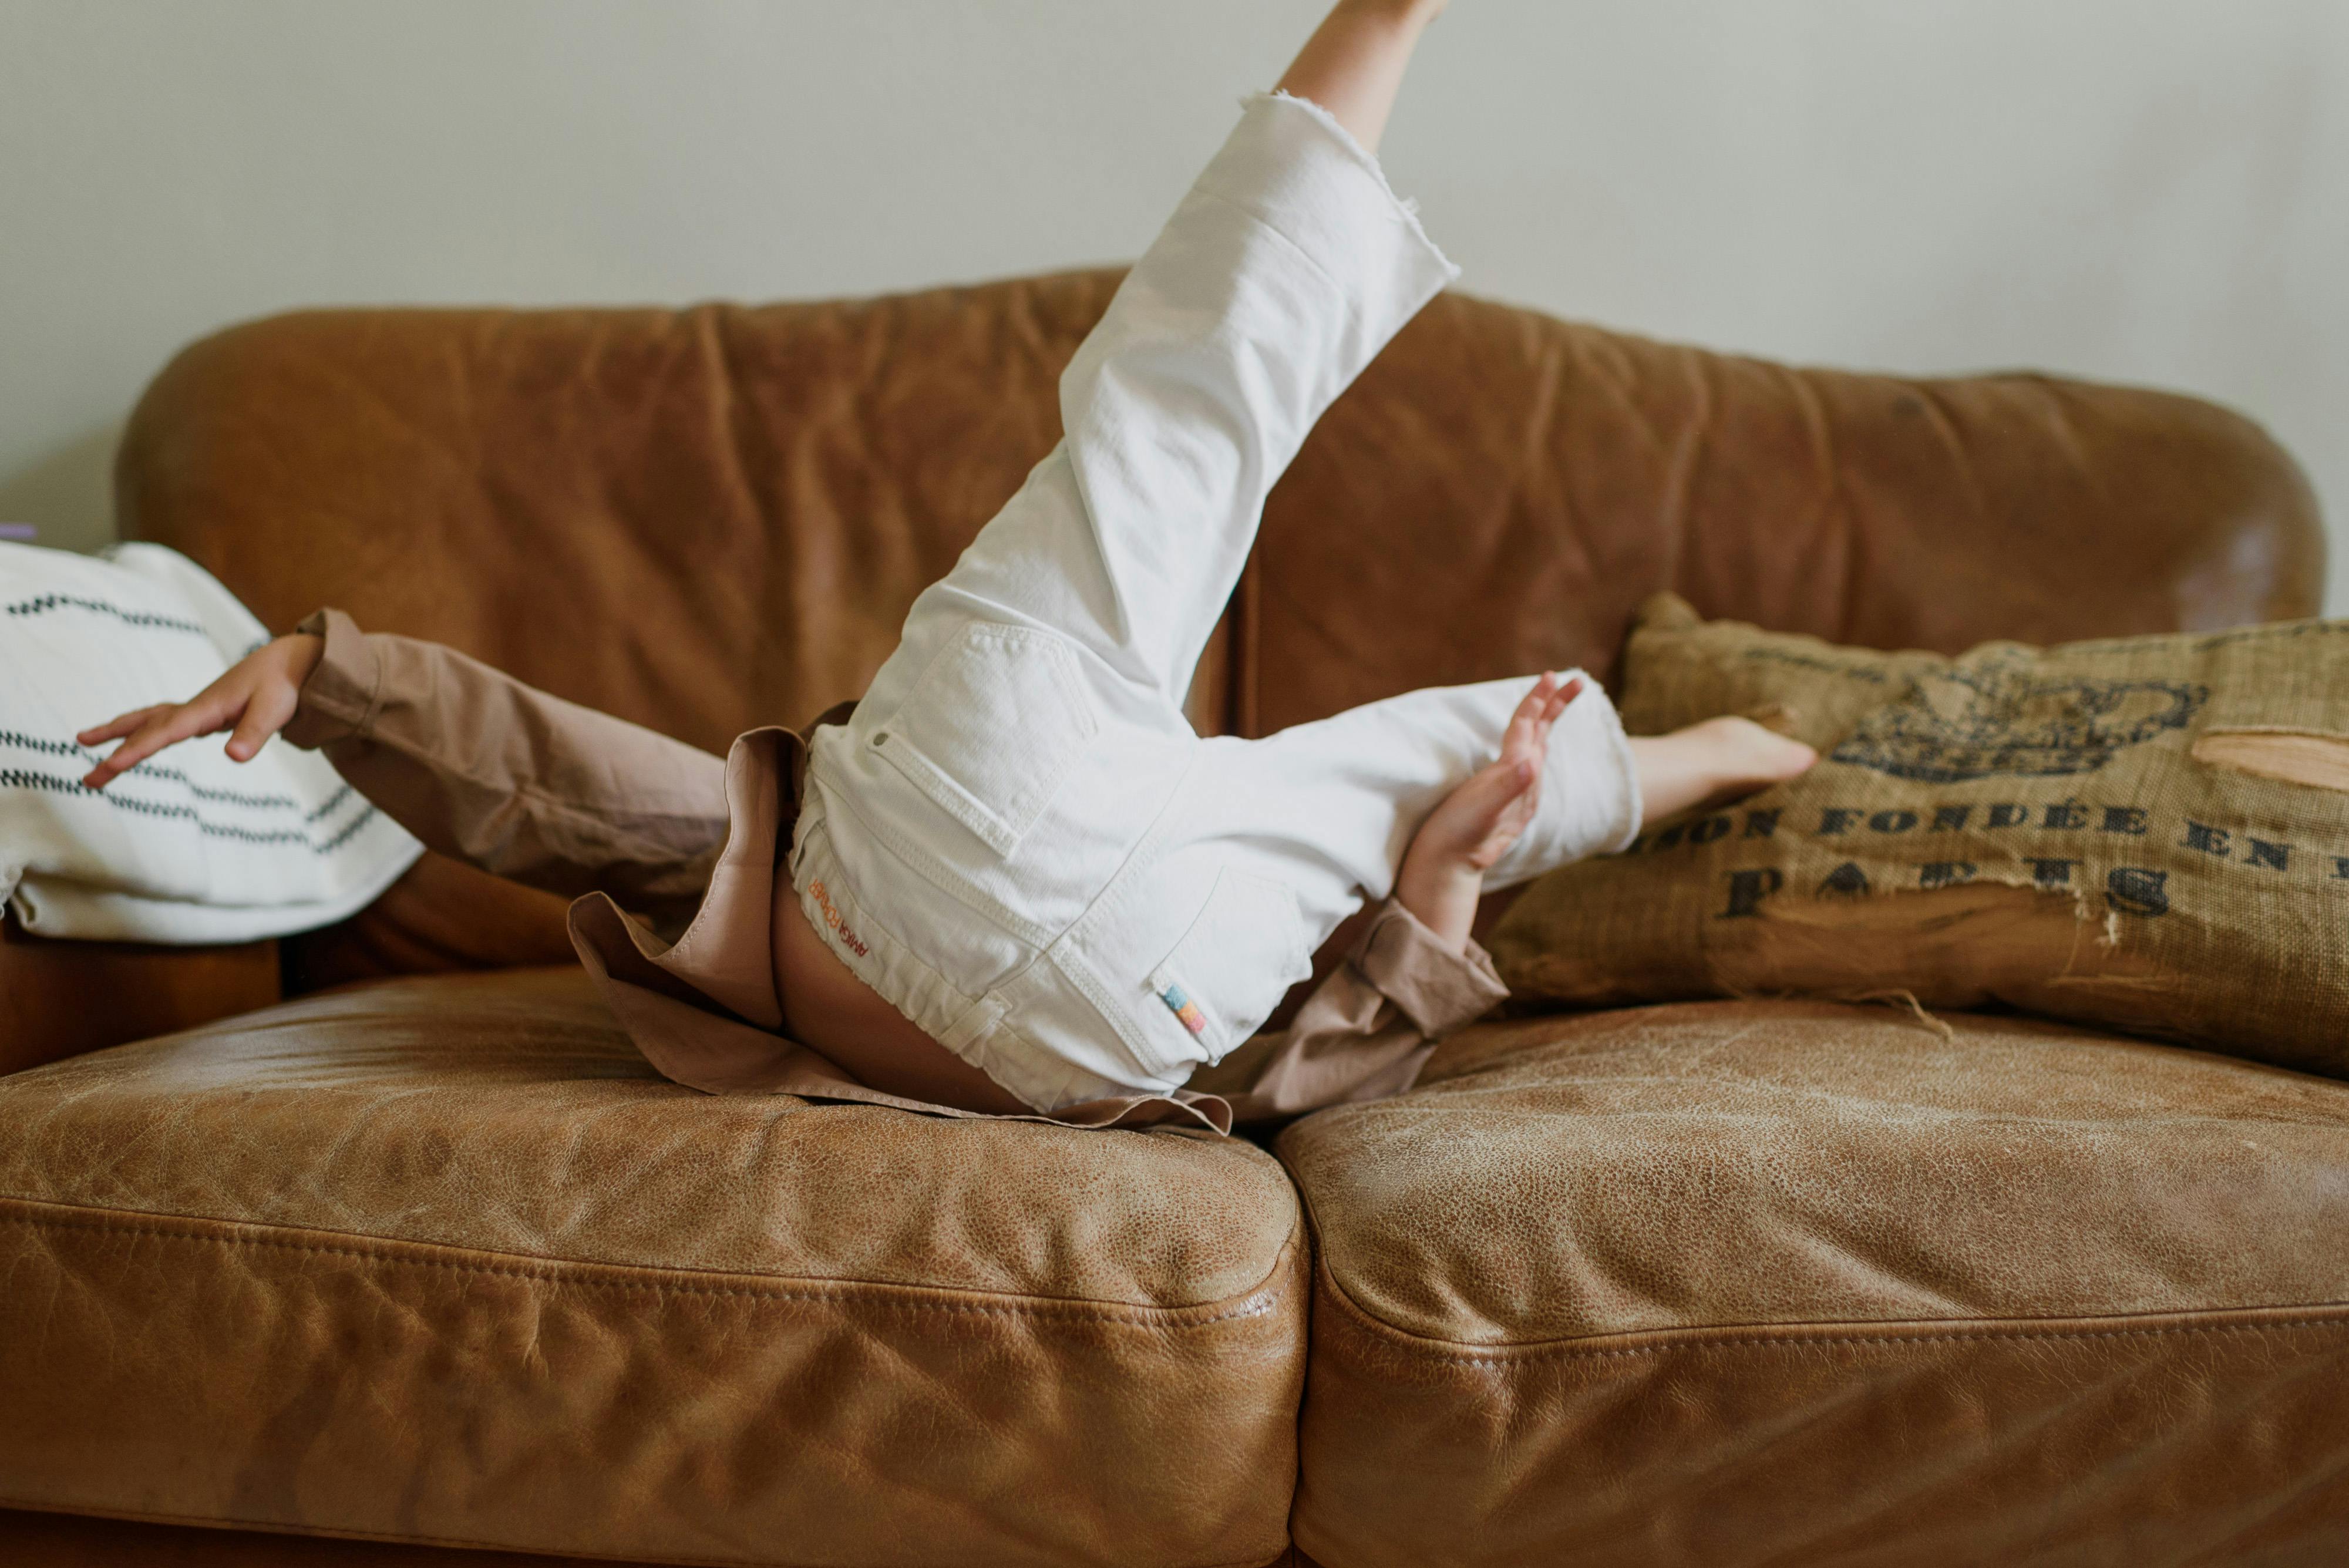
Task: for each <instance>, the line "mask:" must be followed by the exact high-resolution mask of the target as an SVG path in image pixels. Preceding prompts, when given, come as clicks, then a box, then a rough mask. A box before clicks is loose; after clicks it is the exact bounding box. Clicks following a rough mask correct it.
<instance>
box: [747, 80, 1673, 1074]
mask: <svg viewBox="0 0 2349 1568" xmlns="http://www.w3.org/2000/svg"><path fill="white" fill-rule="evenodd" d="M1454 275H1455V274H1454V268H1453V267H1452V265H1451V264H1450V263H1449V262H1447V261H1446V260H1445V259H1444V255H1443V254H1442V253H1441V252H1439V251H1438V250H1437V249H1436V248H1435V246H1434V245H1433V244H1432V243H1431V242H1430V241H1429V240H1428V238H1427V236H1426V234H1424V233H1423V231H1422V230H1421V228H1420V225H1419V223H1418V220H1417V218H1416V217H1415V216H1414V215H1413V213H1412V212H1411V211H1410V210H1409V209H1408V208H1407V207H1406V206H1405V205H1404V204H1403V203H1402V202H1398V201H1397V200H1396V199H1395V197H1394V195H1393V193H1392V192H1391V191H1389V189H1388V188H1387V184H1386V181H1385V178H1384V176H1383V175H1382V174H1381V172H1380V170H1379V167H1378V165H1377V163H1376V162H1375V161H1373V160H1372V159H1371V157H1370V155H1369V154H1368V153H1366V152H1364V151H1362V150H1361V147H1360V146H1359V145H1358V144H1357V143H1356V142H1355V141H1354V140H1353V139H1352V138H1351V137H1350V136H1348V135H1347V134H1346V133H1345V131H1344V130H1341V129H1340V127H1339V126H1338V125H1337V124H1336V123H1335V122H1334V121H1333V120H1331V119H1330V118H1329V116H1328V115H1326V114H1324V113H1323V112H1322V111H1321V110H1320V109H1318V108H1317V107H1315V106H1313V105H1311V104H1308V103H1303V102H1300V101H1299V100H1298V99H1289V98H1283V97H1265V98H1258V99H1254V100H1252V101H1251V102H1250V103H1249V105H1248V107H1247V110H1246V112H1245V114H1244V115H1243V116H1242V118H1241V120H1240V123H1239V125H1238V127H1237V129H1236V130H1234V131H1233V133H1232V136H1231V138H1230V140H1228V141H1227V142H1226V144H1225V146H1224V148H1223V151H1221V152H1219V153H1218V154H1217V155H1216V159H1215V161H1213V162H1211V163H1210V164H1209V165H1208V166H1207V169H1206V172H1205V173H1203V174H1202V175H1201V176H1200V178H1199V181H1198V182H1197V184H1196V185H1195V186H1194V187H1193V189H1192V191H1191V193H1190V194H1189V195H1188V196H1187V197H1186V198H1185V201H1184V202H1183V204H1182V206H1181V207H1180V208H1178V209H1177V210H1176V212H1175V213H1174V218H1173V219H1172V220H1171V221H1170V222H1169V223H1168V224H1167V226H1166V228H1165V231H1164V233H1163V234H1161V235H1160V236H1159V237H1158V239H1157V241H1156V242H1155V243H1154V244H1153V245H1152V246H1151V248H1150V250H1149V252H1148V253H1147V254H1145V255H1143V258H1142V260H1141V261H1140V262H1139V263H1138V264H1137V265H1135V267H1134V269H1133V274H1132V275H1130V276H1129V277H1128V278H1127V279H1126V280H1125V283H1124V285H1123V286H1122V287H1121V288H1120V289H1119V290H1118V292H1117V296H1116V297H1115V298H1114V299H1113V300H1112V302H1111V304H1110V306H1109V310H1108V312H1107V314H1106V315H1105V316H1103V317H1102V321H1101V323H1100V325H1098V326H1097V327H1094V329H1093V331H1092V335H1091V336H1089V337H1087V338H1086V339H1085V341H1084V343H1083V345H1082V346H1081V348H1079V349H1078V351H1077V355H1076V358H1075V359H1074V360H1073V361H1072V362H1071V365H1070V366H1069V369H1068V370H1067V372H1066V373H1065V375H1064V376H1063V377H1062V378H1061V420H1062V422H1063V426H1064V429H1065V431H1066V436H1065V439H1064V440H1063V441H1061V444H1060V446H1059V447H1057V448H1056V449H1055V450H1054V451H1053V452H1052V453H1051V455H1050V456H1049V457H1047V458H1046V459H1045V460H1044V461H1043V462H1041V463H1040V464H1039V465H1038V466H1037V468H1036V470H1035V471H1034V472H1032V473H1030V475H1029V477H1028V481H1027V483H1025V484H1024V485H1023V486H1022V487H1021V489H1020V491H1019V493H1018V494H1017V495H1015V496H1013V497H1012V499H1011V501H1010V502H1009V504H1007V505H1006V506H1005V507H1004V508H1003V510H1002V511H1001V512H1000V513H999V514H997V515H996V517H995V518H994V519H993V520H992V521H991V522H989V523H988V524H987V526H986V527H985V528H984V529H983V530H981V531H980V533H979V535H978V538H977V539H975V540H974V541H973V542H972V544H971V546H970V548H969V549H968V550H967V551H965V552H964V553H963V556H962V558H961V559H960V560H959V561H958V562H957V563H956V565H955V567H954V569H953V570H952V571H951V572H949V573H948V574H947V576H946V577H945V578H944V579H942V580H941V581H939V582H937V583H936V584H934V585H932V587H930V588H928V589H927V590H926V592H924V593H923V595H922V596H921V597H920V598H919V599H917V600H916V602H915V605H914V607H913V610H912V613H911V614H910V615H909V616H908V617H907V618H906V622H905V635H904V640H903V641H902V643H901V644H900V645H899V647H898V649H897V650H896V651H895V653H894V654H893V655H892V656H891V657H890V659H889V660H888V662H887V663H885V665H883V666H882V668H881V670H880V672H879V673H878V674H877V675H876V676H875V677H874V680H873V684H872V687H871V689H870V690H869V691H867V692H866V694H865V696H864V700H863V701H861V702H860V703H859V704H858V706H857V709H856V711H855V713H854V717H853V719H852V721H851V722H849V723H848V724H847V725H845V726H831V727H826V728H824V729H822V730H819V731H818V732H816V735H815V738H814V750H813V758H812V765H811V773H810V780H811V787H810V789H809V790H808V792H807V798H806V801H805V804H804V805H803V807H802V815H801V818H800V826H799V829H798V833H797V835H796V837H795V839H794V841H793V844H792V862H791V869H792V884H793V886H794V888H797V889H798V891H799V893H800V897H801V900H802V908H803V909H805V910H806V911H807V913H808V916H809V918H810V919H811V920H812V922H813V923H814V925H815V929H817V930H819V931H823V932H825V933H827V935H828V937H829V940H831V941H832V943H833V950H834V951H835V952H837V953H838V954H839V955H840V956H841V958H842V959H843V961H845V962H847V963H848V964H849V966H850V967H851V968H852V969H853V970H854V971H855V972H856V973H857V974H858V975H860V976H861V977H862V978H863V979H864V981H866V982H867V983H868V984H870V985H872V986H873V987H874V989H875V990H877V991H879V992H881V994H882V995H884V996H885V997H887V998H888V999H889V1000H890V1002H893V1003H894V1004H895V1005H896V1007H897V1008H898V1009H899V1010H900V1011H901V1012H904V1013H905V1015H906V1016H907V1017H909V1018H911V1019H912V1020H913V1021H914V1022H915V1023H917V1024H919V1025H920V1026H921V1027H922V1028H923V1029H924V1030H926V1031H927V1032H928V1033H930V1034H932V1035H933V1036H935V1037H936V1038H937V1039H938V1040H940V1041H941V1042H943V1043H944V1044H946V1045H947V1047H948V1048H949V1049H951V1050H953V1051H954V1052H955V1053H956V1054H958V1055H960V1056H961V1057H963V1058H964V1059H965V1060H967V1061H968V1062H970V1063H972V1064H975V1065H977V1066H978V1067H979V1068H980V1069H981V1070H982V1071H984V1072H985V1073H987V1074H988V1076H989V1077H991V1078H993V1079H994V1080H995V1081H996V1082H998V1083H999V1084H1001V1085H1003V1086H1004V1087H1005V1088H1007V1089H1009V1091H1010V1092H1011V1093H1013V1094H1014V1095H1016V1096H1019V1098H1020V1099H1022V1100H1024V1101H1026V1102H1027V1103H1028V1104H1030V1105H1031V1106H1036V1107H1038V1108H1039V1109H1044V1110H1051V1109H1057V1108H1059V1107H1061V1106H1067V1105H1071V1104H1074V1103H1076V1102H1078V1101H1081V1100H1086V1099H1092V1098H1095V1097H1098V1096H1102V1095H1105V1094H1111V1093H1124V1092H1132V1091H1134V1090H1164V1089H1171V1088H1175V1087H1179V1086H1180V1085H1182V1084H1183V1083H1184V1081H1185V1079H1186V1078H1187V1077H1188V1076H1189V1075H1190V1074H1191V1072H1192V1071H1193V1069H1194V1068H1195V1067H1196V1066H1197V1065H1198V1064H1201V1063H1203V1062H1213V1061H1216V1060H1217V1059H1219V1058H1220V1057H1221V1056H1222V1055H1223V1054H1225V1053H1226V1052H1227V1051H1229V1050H1230V1049H1231V1048H1232V1047H1233V1046H1235V1045H1237V1044H1239V1043H1240V1042H1241V1041H1243V1040H1245V1039H1247V1037H1248V1035H1249V1034H1250V1033H1253V1032H1254V1031H1255V1029H1256V1028H1257V1025H1258V1024H1259V1023H1262V1022H1263V1020H1264V1018H1265V1016H1266V1014H1268V1012H1270V1011H1271V1010H1272V1008H1273V1006H1274V1005H1275V1004H1276V1003H1277V1002H1278V1001H1279V1000H1280V997H1281V994H1282V992H1284V991H1285V990H1286V989H1287V988H1288V986H1289V985H1290V984H1291V983H1292V982H1293V981H1297V980H1299V979H1300V978H1302V977H1303V976H1304V975H1305V974H1306V972H1307V971H1308V961H1309V956H1310V954H1311V953H1312V951H1313V950H1314V949H1315V948H1317V947H1318V946H1319V944H1320V942H1321V941H1322V940H1323V939H1325V938H1326V937H1327V936H1328V935H1329V934H1330V931H1331V930H1332V929H1335V928H1336V926H1337V924H1338V922H1339V921H1340V920H1342V919H1345V918H1346V916H1348V915H1349V914H1350V913H1352V912H1353V911H1354V910H1355V909H1359V908H1361V904H1362V902H1363V900H1364V899H1365V898H1384V897H1385V896H1386V895H1387V893H1388V892H1389V891H1390V890H1391V888H1392V883H1393V880H1394V877H1395V871H1396V867H1397V866H1398V865H1399V863H1400V861H1401V859H1402V852H1403V850H1404V848H1405V847H1406V846H1408V844H1409V842H1410V839H1411V836H1412V834H1413V831H1414V829H1415V828H1416V827H1417V826H1418V824H1419V822H1420V820H1421V819H1422V818H1423V816H1424V815H1426V814H1427V812H1428V811H1429V810H1431V809H1432V808H1433V806H1434V805H1435V804H1436V803H1437V802H1438V801H1440V800H1441V799H1442V798H1443V797H1444V794H1447V793H1448V792H1449V791H1450V790H1451V789H1452V788H1453V786H1454V785H1455V784H1458V783H1459V782H1460V781H1461V780H1462V779H1464V778H1465V777H1466V776H1467V775H1468V774H1470V773H1472V772H1474V771H1475V769H1477V768H1478V767H1481V766H1482V765H1484V764H1485V763H1487V762H1490V761H1491V760H1493V758H1494V757H1495V756H1496V755H1497V754H1498V751H1499V745H1500V740H1501V736H1502V732H1503V730H1504V728H1505V727H1506V723H1507V721H1508V717H1509V714H1510V713H1511V711H1513V710H1514V709H1515V708H1516V703H1517V701H1518V700H1519V699H1520V698H1521V697H1523V696H1524V694H1525V692H1526V689H1527V688H1528V687H1529V686H1530V685H1531V684H1532V682H1533V680H1534V677H1532V676H1525V677H1520V678H1516V679H1511V680H1494V681H1486V682H1484V683H1482V684H1479V685H1474V686H1461V687H1452V688H1445V689H1438V690H1428V691H1414V692H1411V693H1408V694H1407V695H1404V696H1401V697H1396V698H1392V699H1390V700H1389V701H1383V702H1374V703H1371V704H1369V705H1367V706H1364V707H1361V708H1357V709H1354V710H1352V711H1349V712H1345V713H1341V714H1339V715H1338V716H1337V717H1335V718H1331V719H1326V720H1323V721H1320V722H1317V723H1310V724H1299V725H1297V726H1295V727H1294V728H1291V729H1288V730H1284V731H1282V732H1279V733H1278V734H1276V735H1272V736H1268V737H1267V738H1266V739H1263V740H1260V741H1243V740H1237V739H1232V738H1228V737H1217V738H1213V739H1202V738H1201V737H1200V736H1198V735H1197V734H1195V733H1194V732H1193V731H1192V730H1191V727H1190V725H1189V724H1188V723H1187V722H1185V719H1184V717H1183V712H1182V701H1183V697H1184V693H1185V690H1186V689H1187V687H1188V686H1189V684H1190V680H1191V675H1192V670H1193V667H1194V666H1195V664H1196V662H1197V661H1198V659H1199V655H1200V652H1201V650H1202V649H1204V647H1205V646H1206V639H1207V636H1208V634H1209V632H1210V630H1211V629H1212V628H1213V627H1214V625H1215V623H1216V618H1217V617H1218V616H1219V615H1220V614H1221V613H1222V610H1223V607H1224V604H1225V602H1226V599H1228V598H1229V597H1230V595H1231V591H1232V587H1233V585H1234V584H1235V582H1236V581H1237V578H1238V576H1239V572H1240V566H1241V564H1242V562H1243V561H1244V560H1245V559H1246V557H1247V552H1248V547H1249V545H1250V544H1251V542H1252V541H1253V540H1254V538H1255V535H1256V530H1257V523H1258V520H1259V517H1260V515H1261V514H1262V511H1263V506H1264V501H1265V496H1266V493H1268V491H1269V490H1270V489H1271V487H1272V484H1273V482H1274V481H1275V480H1277V479H1278V477H1279V476H1280V474H1281V472H1282V471H1283V470H1284V469H1285V468H1287V467H1288V462H1289V460H1290V459H1291V458H1292V457H1294V456H1295V455H1296V452H1297V449H1298V447H1299V445H1300V444H1301V443H1302V442H1303V441H1304V439H1305V435H1306V432H1307V431H1309V430H1311V429H1312V427H1313V423H1314V421H1316V420H1317V419H1319V417H1320V415H1321V412H1322V410H1324V409H1326V408H1328V407H1329V405H1330V402H1331V401H1332V400H1334V399H1335V398H1336V397H1337V396H1338V394H1339V393H1340V391H1342V390H1344V389H1345V388H1346V386H1347V385H1348V384H1349V383H1350V382H1351V381H1352V380H1353V379H1354V377H1355V376H1356V375H1357V374H1358V373H1360V371H1361V369H1362V368H1363V367H1364V366H1365V365H1367V364H1369V363H1370V361H1371V358H1373V357H1374V356H1375V355H1376V354H1377V353H1378V351H1379V350H1380V348H1382V347H1383V346H1384V345H1385V344H1386V342H1387V340H1388V339H1389V338H1390V337H1392V336H1393V335H1394V333H1395V331H1396V330H1397V329H1398V328H1400V327H1402V325H1403V323H1405V322H1406V321H1408V320H1409V319H1410V318H1411V317H1413V315H1415V314H1416V313H1417V312H1418V311H1419V309H1420V307H1421V306H1423V305H1425V304H1426V303H1427V301H1428V300H1429V299H1430V298H1432V297H1433V296H1434V294H1435V293H1436V291H1437V290H1438V289H1440V288H1442V287H1443V286H1444V284H1446V283H1447V282H1449V281H1450V280H1451V278H1452V277H1453V276H1454ZM1639 826H1640V805H1639V791H1638V788H1637V784H1636V780H1635V779H1634V777H1633V775H1632V771H1631V761H1630V751H1629V748H1628V747H1627V746H1626V745H1625V743H1624V740H1623V733H1622V728H1621V725H1620V724H1619V722H1617V720H1616V717H1615V712H1614V709H1613V707H1612V705H1611V704H1609V702H1608V701H1607V700H1606V698H1605V697H1604V696H1603V695H1602V694H1601V693H1600V692H1599V691H1598V690H1597V689H1596V687H1595V686H1594V687H1592V688H1591V689H1590V690H1588V691H1586V692H1585V694H1584V695H1583V696H1582V697H1581V698H1580V699H1579V700H1578V701H1575V702H1574V703H1573V704H1572V705H1570V706H1569V707H1568V709H1567V711H1566V713H1565V715H1564V717H1563V718H1562V719H1561V720H1560V721H1559V722H1558V723H1557V726H1556V728H1555V729H1554V730H1553V732H1552V734H1551V741H1550V754H1549V758H1548V761H1547V766H1546V770H1545V774H1544V780H1543V785H1542V794H1541V801H1540V805H1539V809H1538V811H1537V815H1536V817H1535V820H1534V822H1533V824H1532V826H1530V827H1529V828H1527V830H1526V833H1525V834H1524V835H1523V836H1522V837H1520V838H1519V839H1518V841H1517V843H1516V846H1514V847H1513V848H1512V849H1511V850H1510V852H1509V854H1508V855H1507V857H1506V858H1505V859H1504V860H1503V861H1502V863H1501V864H1500V865H1499V866H1498V867H1495V870H1494V873H1493V875H1492V876H1491V877H1489V878H1488V879H1487V885H1488V886H1495V887H1497V886H1505V885H1506V884H1508V883H1510V882H1513V881H1521V880H1524V879H1525V878H1526V877H1533V876H1536V875H1537V874H1539V873H1540V872H1542V871H1545V870H1547V869H1548V868H1549V867H1553V866H1557V865H1559V864H1562V863H1563V862H1566V861H1568V860H1572V859H1576V858H1578V857H1581V856H1585V855H1588V854H1592V853H1595V852H1601V851H1607V850H1613V849H1619V848H1621V847H1623V846H1626V845H1628V844H1629V843H1630V841H1631V839H1632V838H1633V837H1635V836H1637V834H1638V832H1639Z"/></svg>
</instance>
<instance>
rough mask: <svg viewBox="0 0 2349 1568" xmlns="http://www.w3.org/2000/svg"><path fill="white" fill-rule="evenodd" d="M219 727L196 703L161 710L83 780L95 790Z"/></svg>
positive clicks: (84, 776)
mask: <svg viewBox="0 0 2349 1568" xmlns="http://www.w3.org/2000/svg"><path fill="white" fill-rule="evenodd" d="M219 727H220V725H219V723H218V722H217V721H215V720H213V719H211V718H208V717H207V715H206V712H205V711H204V710H202V709H201V708H199V707H197V706H196V705H195V704H194V703H188V704H186V705H184V706H181V707H177V708H165V709H160V710H158V711H156V712H155V713H154V714H153V715H152V716H151V717H150V718H149V719H148V720H147V722H145V723H143V724H141V725H140V726H139V728H138V729H137V730H136V731H134V732H132V733H131V736H130V738H129V740H127V741H125V742H122V744H120V745H119V746H117V747H115V748H114V750H113V752H112V753H109V755H108V756H107V758H106V760H105V761H104V762H102V763H98V766H96V767H94V768H92V769H90V770H89V772H88V774H84V775H83V777H82V781H81V782H82V783H83V784H87V785H88V786H89V787H90V788H91V789H104V788H105V787H106V786H107V784H109V783H111V782H112V781H113V780H114V779H115V778H117V777H118V776H119V775H120V774H124V773H126V772H128V771H129V770H130V769H132V768H135V767H137V766H138V765H139V764H140V763H143V762H145V761H146V760H147V759H148V758H149V757H151V756H153V755H154V754H155V753H157V752H160V751H161V750H162V749H163V748H164V747H166V746H172V745H177V744H179V742H181V741H184V740H187V739H188V738H189V737H190V736H192V735H201V734H204V733H206V732H209V731H212V730H215V729H218V728H219Z"/></svg>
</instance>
